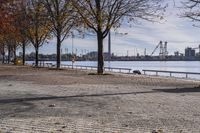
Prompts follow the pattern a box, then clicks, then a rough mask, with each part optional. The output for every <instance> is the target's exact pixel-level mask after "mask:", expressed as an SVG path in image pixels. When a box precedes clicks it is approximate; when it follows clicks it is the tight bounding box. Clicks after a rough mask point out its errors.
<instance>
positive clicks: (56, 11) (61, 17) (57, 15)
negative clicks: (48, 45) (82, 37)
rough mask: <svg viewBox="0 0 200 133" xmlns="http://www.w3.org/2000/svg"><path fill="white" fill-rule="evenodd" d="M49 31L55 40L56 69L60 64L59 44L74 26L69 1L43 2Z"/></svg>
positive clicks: (51, 0)
mask: <svg viewBox="0 0 200 133" xmlns="http://www.w3.org/2000/svg"><path fill="white" fill-rule="evenodd" d="M43 3H44V5H45V7H46V9H47V11H48V16H49V17H48V18H49V19H50V23H51V27H50V28H51V29H50V30H51V31H52V33H53V35H54V36H56V38H57V68H60V64H61V51H60V50H61V44H62V42H63V41H64V39H65V38H66V37H67V35H68V33H69V31H70V30H71V28H72V27H73V26H74V24H75V12H73V7H72V6H71V4H70V1H69V0H67V1H66V0H44V1H43Z"/></svg>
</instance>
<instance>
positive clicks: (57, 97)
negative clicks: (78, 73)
mask: <svg viewBox="0 0 200 133" xmlns="http://www.w3.org/2000/svg"><path fill="white" fill-rule="evenodd" d="M155 92H156V91H141V92H126V93H108V94H90V95H74V96H44V97H33V98H14V99H1V100H0V103H3V104H6V103H16V102H28V101H41V100H52V99H65V98H82V97H104V96H119V95H137V94H146V93H155Z"/></svg>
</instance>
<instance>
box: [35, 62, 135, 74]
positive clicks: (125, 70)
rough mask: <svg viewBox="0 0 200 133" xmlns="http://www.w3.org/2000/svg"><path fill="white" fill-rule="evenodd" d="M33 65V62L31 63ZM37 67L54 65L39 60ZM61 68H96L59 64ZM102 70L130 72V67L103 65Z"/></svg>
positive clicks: (93, 67)
mask: <svg viewBox="0 0 200 133" xmlns="http://www.w3.org/2000/svg"><path fill="white" fill-rule="evenodd" d="M32 65H33V66H34V65H35V63H33V64H32ZM38 66H39V67H48V68H51V67H54V66H55V65H54V64H53V63H48V62H47V63H45V62H44V61H39V63H38ZM61 67H62V68H72V69H81V70H97V67H96V66H82V65H64V64H62V65H61ZM104 71H108V72H119V73H131V72H132V69H129V68H117V67H104Z"/></svg>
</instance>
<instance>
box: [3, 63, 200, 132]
mask: <svg viewBox="0 0 200 133" xmlns="http://www.w3.org/2000/svg"><path fill="white" fill-rule="evenodd" d="M88 73H89V72H85V71H80V70H69V69H68V70H67V69H66V70H52V69H51V70H50V69H47V68H39V69H38V68H31V67H22V66H12V65H0V133H1V132H2V133H4V132H11V133H45V132H46V133H104V132H105V133H152V132H154V131H157V132H163V133H199V132H200V126H199V125H200V102H199V101H200V88H199V85H200V82H199V81H191V80H181V79H175V78H161V77H155V76H154V77H149V76H143V75H141V76H139V75H135V76H134V75H130V74H129V75H123V74H114V75H103V76H97V75H88Z"/></svg>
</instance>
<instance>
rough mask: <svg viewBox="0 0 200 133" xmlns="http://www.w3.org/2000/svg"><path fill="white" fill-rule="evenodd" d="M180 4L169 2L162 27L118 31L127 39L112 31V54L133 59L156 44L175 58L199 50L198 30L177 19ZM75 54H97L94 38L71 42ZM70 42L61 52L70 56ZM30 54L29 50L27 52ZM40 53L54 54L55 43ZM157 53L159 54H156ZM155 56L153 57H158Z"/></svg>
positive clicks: (144, 24) (143, 25) (145, 24)
mask: <svg viewBox="0 0 200 133" xmlns="http://www.w3.org/2000/svg"><path fill="white" fill-rule="evenodd" d="M169 1H170V0H169ZM179 1H180V0H176V5H175V6H174V3H173V2H172V0H171V2H170V4H169V7H168V8H167V10H168V11H167V13H166V15H165V21H164V20H163V22H161V23H151V22H141V24H138V25H132V26H131V27H130V26H122V27H121V28H120V29H118V30H117V32H118V33H128V34H127V35H120V34H116V32H114V31H112V53H114V54H117V55H126V54H127V51H128V53H129V55H136V53H137V52H138V53H140V54H142V55H143V54H144V49H145V48H146V49H147V54H150V53H151V52H152V51H153V50H154V48H155V47H156V45H158V43H159V41H161V40H162V41H167V42H168V51H169V53H170V54H174V51H180V52H184V49H185V47H188V46H190V47H198V45H199V44H200V28H196V27H193V26H192V22H190V20H187V19H184V18H180V9H179V8H176V7H178V6H180V2H179ZM73 42H74V51H75V50H76V49H77V51H78V53H79V54H80V53H82V51H83V52H84V53H85V51H96V50H97V40H96V37H95V36H90V37H86V38H84V39H82V38H78V37H77V38H74V40H73ZM107 47H108V44H107V38H106V39H105V40H104V51H105V52H107ZM71 48H72V39H71V38H70V37H69V38H68V39H66V40H65V41H64V42H63V44H62V52H63V53H65V52H67V50H68V52H71ZM27 52H28V53H30V52H32V50H31V48H29V50H28V51H27ZM41 53H45V54H51V53H56V40H52V41H50V43H49V44H48V47H47V45H44V46H43V47H42V48H41ZM157 53H158V52H157ZM157 53H156V54H157Z"/></svg>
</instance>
